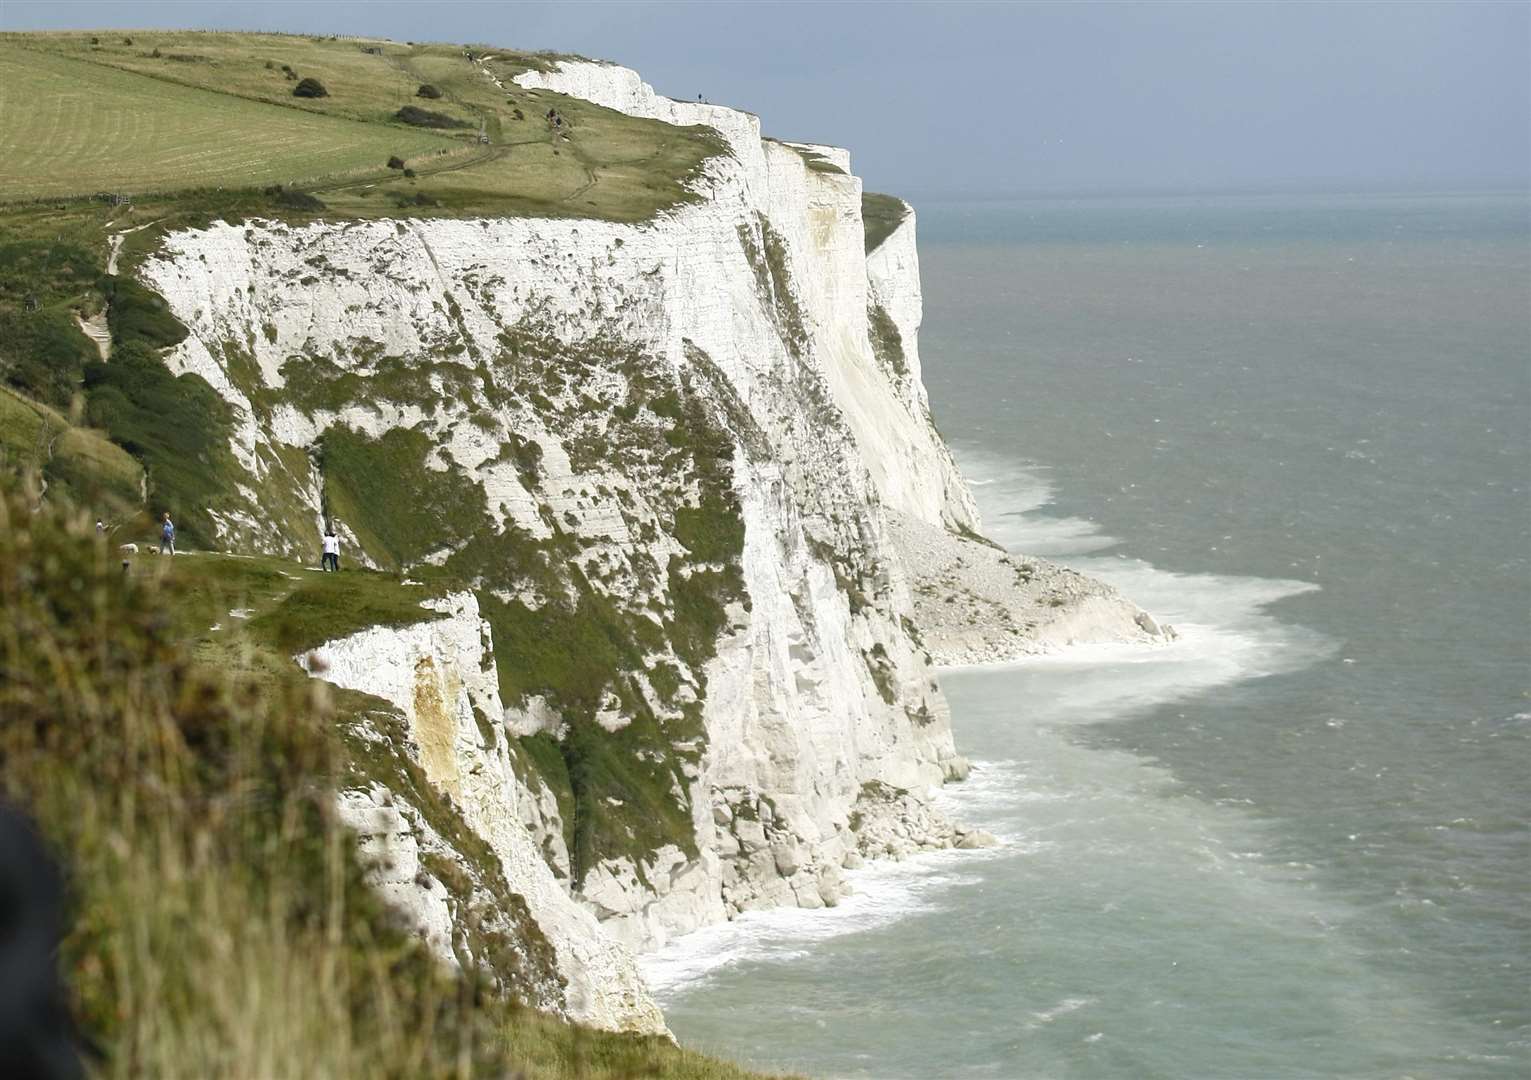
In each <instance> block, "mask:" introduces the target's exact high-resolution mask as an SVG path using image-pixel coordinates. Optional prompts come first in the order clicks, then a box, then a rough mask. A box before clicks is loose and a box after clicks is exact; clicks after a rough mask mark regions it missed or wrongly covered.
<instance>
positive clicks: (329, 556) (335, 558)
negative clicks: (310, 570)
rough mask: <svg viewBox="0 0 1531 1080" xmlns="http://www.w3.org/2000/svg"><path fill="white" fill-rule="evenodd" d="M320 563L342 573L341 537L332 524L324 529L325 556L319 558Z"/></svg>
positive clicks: (328, 568) (326, 567)
mask: <svg viewBox="0 0 1531 1080" xmlns="http://www.w3.org/2000/svg"><path fill="white" fill-rule="evenodd" d="M319 565H320V566H321V567H323V568H324V569H325V570H333V571H335V572H336V573H337V574H338V573H340V537H338V536H336V535H335V528H334V526H332V525H327V526H325V529H324V557H323V558H321V559H320V560H319Z"/></svg>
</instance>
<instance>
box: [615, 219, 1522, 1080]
mask: <svg viewBox="0 0 1531 1080" xmlns="http://www.w3.org/2000/svg"><path fill="white" fill-rule="evenodd" d="M919 212H920V217H919V238H920V252H921V262H922V277H923V284H924V292H925V327H924V330H923V332H922V334H921V342H920V349H921V354H922V358H923V362H924V368H925V372H924V373H925V382H926V385H927V387H928V388H929V392H930V398H931V403H932V408H933V411H934V415H935V418H936V422H937V424H938V425H939V427H940V428H941V430H942V431H943V433H944V434H945V436H946V438H947V440H948V441H949V442H950V443H951V444H952V445H953V447H954V448H955V449H956V451H957V454H958V458H959V460H960V462H961V463H962V466H963V469H964V472H965V474H966V476H967V478H968V481H969V483H970V485H971V487H972V489H973V491H974V493H975V495H976V497H977V500H978V502H979V505H980V507H981V510H982V513H983V521H984V529H985V531H986V532H987V533H988V534H989V535H990V536H992V537H993V538H995V539H996V540H998V541H999V542H1001V543H1003V544H1004V545H1005V546H1007V547H1009V548H1012V549H1014V550H1017V551H1022V552H1026V553H1029V554H1035V555H1044V556H1047V557H1049V558H1053V559H1056V560H1059V561H1062V562H1064V563H1066V564H1068V565H1070V566H1073V567H1076V568H1078V569H1079V570H1081V571H1083V572H1085V573H1089V574H1093V575H1097V576H1099V577H1101V578H1104V579H1106V580H1108V581H1110V582H1112V583H1113V584H1115V585H1117V586H1119V587H1120V588H1121V589H1122V590H1123V591H1124V592H1125V593H1126V594H1127V595H1129V596H1130V597H1132V599H1134V600H1135V601H1136V602H1137V603H1139V604H1140V605H1142V606H1143V607H1145V608H1147V609H1148V610H1149V611H1151V612H1152V613H1153V614H1154V615H1155V616H1156V617H1157V618H1159V619H1160V620H1161V621H1163V622H1168V623H1171V624H1173V625H1174V626H1175V627H1176V628H1177V629H1178V630H1179V632H1180V635H1181V636H1180V639H1179V640H1178V641H1177V642H1176V643H1175V644H1174V645H1172V646H1169V647H1165V648H1159V649H1148V650H1146V649H1141V648H1136V649H1135V648H1125V647H1120V646H1118V647H1110V646H1101V647H1080V648H1077V649H1074V650H1072V651H1066V652H1064V653H1061V654H1058V655H1055V656H1052V657H1047V658H1043V659H1038V660H1033V661H1029V662H1025V663H1019V664H1014V665H1010V666H999V667H987V668H975V669H962V670H948V671H945V672H943V673H942V675H941V683H942V685H943V687H944V689H945V691H946V694H947V696H948V698H949V699H950V702H951V705H952V726H953V728H954V731H955V735H956V741H957V745H958V748H959V750H960V751H962V752H963V753H965V754H967V755H968V756H969V757H971V758H972V759H973V761H974V763H975V768H974V772H973V776H972V778H971V779H970V780H968V781H967V782H966V783H964V784H960V785H950V786H948V787H947V788H946V789H945V790H943V791H942V793H941V794H940V795H939V798H940V799H941V801H942V803H943V805H944V806H945V807H946V808H947V809H948V810H949V812H950V813H952V814H953V815H955V816H957V817H958V818H960V819H962V820H964V821H966V822H969V823H972V824H975V825H979V826H982V827H983V828H986V829H988V830H990V831H992V832H993V833H995V834H996V835H997V836H998V837H1000V838H1001V839H1002V840H1003V845H1002V846H1000V847H998V848H995V849H991V850H988V851H982V852H976V853H969V852H961V853H958V852H946V853H937V854H931V855H925V856H920V857H917V858H915V859H911V860H908V861H906V862H902V863H892V864H877V865H873V866H871V867H869V868H867V869H865V870H862V871H858V872H856V873H855V874H854V875H853V881H854V885H855V890H856V891H855V893H854V895H853V896H851V897H850V898H848V899H847V900H846V901H845V902H844V903H842V904H841V905H840V906H839V907H837V908H834V909H831V910H826V911H818V912H805V911H797V910H792V911H773V912H763V913H756V914H751V915H748V916H746V917H744V918H741V919H739V920H738V921H736V922H733V923H731V924H728V925H724V926H719V927H713V928H710V929H707V930H704V931H701V932H699V933H696V934H692V935H689V936H687V937H685V938H683V939H681V940H680V941H679V942H677V943H675V944H674V945H672V946H670V947H669V948H667V949H666V950H665V951H663V952H661V953H659V954H657V955H655V956H652V957H650V958H648V959H647V961H646V962H645V964H646V971H647V974H648V976H649V978H650V979H651V981H652V982H653V984H654V986H655V987H656V989H657V992H658V994H659V996H660V1000H661V1003H662V1004H663V1006H664V1008H665V1013H666V1016H667V1018H668V1020H669V1023H670V1026H671V1027H672V1029H673V1030H674V1031H675V1033H676V1034H677V1036H678V1037H679V1038H680V1039H681V1041H682V1042H683V1043H686V1044H688V1045H692V1046H696V1047H699V1048H703V1049H706V1050H709V1051H712V1052H716V1053H719V1054H722V1055H725V1056H728V1057H731V1058H733V1059H735V1060H740V1061H744V1062H748V1063H751V1064H754V1065H758V1066H761V1067H765V1068H771V1069H780V1070H792V1071H796V1072H798V1073H801V1074H805V1075H809V1076H815V1077H888V1078H904V1077H907V1078H935V1077H999V1078H1032V1077H1037V1078H1041V1077H1079V1078H1097V1077H1098V1078H1123V1080H1148V1078H1154V1077H1173V1078H1211V1080H1241V1078H1250V1080H1255V1078H1275V1077H1292V1078H1297V1077H1302V1078H1309V1077H1356V1078H1371V1077H1377V1078H1383V1077H1387V1078H1392V1077H1417V1078H1421V1080H1423V1078H1453V1077H1463V1078H1468V1077H1485V1078H1489V1077H1492V1078H1500V1077H1504V1078H1508V1077H1528V1076H1531V563H1528V555H1531V498H1528V490H1527V489H1528V485H1531V202H1528V198H1527V195H1526V193H1524V192H1520V193H1505V194H1491V193H1446V194H1439V195H1423V194H1405V195H1376V194H1371V195H1290V194H1287V195H1241V196H1184V197H1155V198H1130V199H1128V198H1090V199H1024V200H1015V201H1002V202H968V203H960V204H949V205H947V204H931V205H923V206H921V207H920V208H919Z"/></svg>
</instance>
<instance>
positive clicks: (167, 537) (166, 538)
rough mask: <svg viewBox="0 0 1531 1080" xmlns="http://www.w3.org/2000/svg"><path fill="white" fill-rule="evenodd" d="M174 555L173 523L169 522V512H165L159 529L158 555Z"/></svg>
mask: <svg viewBox="0 0 1531 1080" xmlns="http://www.w3.org/2000/svg"><path fill="white" fill-rule="evenodd" d="M167 551H168V552H170V554H172V555H174V554H175V522H173V521H171V520H170V511H168V510H167V511H165V520H164V522H163V523H162V524H161V525H160V527H159V553H160V554H161V555H163V554H165V552H167Z"/></svg>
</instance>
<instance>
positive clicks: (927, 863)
mask: <svg viewBox="0 0 1531 1080" xmlns="http://www.w3.org/2000/svg"><path fill="white" fill-rule="evenodd" d="M1005 850H1007V849H1006V848H989V849H986V850H983V851H931V852H925V853H922V854H919V855H913V856H911V857H909V858H907V859H904V860H902V861H899V862H876V863H872V864H870V865H868V866H866V867H863V868H862V869H860V870H854V871H850V872H849V873H847V874H846V879H847V880H848V881H849V882H850V885H851V889H852V891H851V893H850V895H848V896H847V897H845V898H844V899H843V900H841V901H840V903H839V904H838V905H837V906H835V907H832V908H823V909H819V910H814V911H808V910H804V909H802V908H772V909H769V910H766V911H749V912H745V913H744V914H743V915H740V916H739V917H738V918H737V919H735V920H733V921H732V922H727V923H719V924H717V925H714V926H709V927H704V928H703V929H701V930H697V931H694V932H692V933H690V934H687V935H685V936H684V937H681V938H679V939H677V940H676V941H674V942H672V943H670V944H669V945H667V946H665V947H664V948H663V949H660V950H659V951H657V952H654V953H650V954H648V955H647V956H644V957H641V958H640V959H639V964H640V966H641V967H642V969H643V974H644V977H645V978H646V979H647V980H648V983H649V986H650V988H652V989H653V991H654V993H655V995H656V996H657V997H658V998H659V999H660V1002H661V1003H663V1002H664V1001H665V999H666V997H667V996H668V995H670V994H672V993H674V992H676V991H679V990H680V989H682V988H687V989H690V988H691V987H692V985H693V984H695V983H696V982H697V981H698V980H702V979H705V978H706V977H707V976H708V975H710V974H713V973H715V972H718V971H720V970H723V969H726V968H729V967H732V966H734V965H736V964H740V963H744V962H751V963H789V962H791V961H792V960H795V959H801V958H802V957H804V956H806V955H808V954H809V953H810V952H811V951H812V948H813V946H814V944H815V943H817V942H820V941H823V940H825V939H827V938H832V937H839V936H841V935H843V934H854V933H862V932H865V931H867V930H875V929H877V928H878V927H881V926H887V925H889V924H890V923H893V922H896V921H898V920H899V919H903V918H906V917H908V916H909V915H913V914H917V913H919V912H923V911H934V910H938V909H939V908H940V907H941V906H942V905H941V903H940V897H942V896H943V895H945V894H949V893H950V891H951V890H952V889H954V888H957V887H960V886H963V885H972V884H975V883H976V882H977V881H978V880H979V878H978V877H977V876H975V875H973V874H971V873H963V872H962V866H963V864H965V863H966V864H971V863H972V862H974V861H975V860H979V859H983V858H993V857H995V856H997V855H998V854H999V853H1000V852H1002V851H1005Z"/></svg>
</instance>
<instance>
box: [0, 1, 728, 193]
mask: <svg viewBox="0 0 1531 1080" xmlns="http://www.w3.org/2000/svg"><path fill="white" fill-rule="evenodd" d="M490 52H491V53H492V59H490V60H488V61H482V56H483V50H482V49H481V48H480V49H479V51H478V52H477V53H476V56H477V58H478V59H477V60H475V61H470V60H469V59H468V58H467V56H466V55H465V50H464V48H462V47H460V46H452V45H404V44H399V43H396V42H380V41H371V40H363V39H352V38H306V37H299V36H295V35H281V34H231V33H204V32H194V31H152V32H132V33H126V34H124V33H122V32H106V31H99V32H94V33H68V34H62V33H61V34H0V204H4V203H9V204H13V205H14V204H17V203H22V202H25V201H28V200H37V199H54V198H60V197H81V196H89V195H92V194H95V193H97V192H103V191H109V192H124V193H128V194H130V195H133V196H134V203H135V205H139V206H144V205H146V204H148V203H151V202H158V203H160V204H163V203H165V202H166V201H167V199H168V200H169V201H170V202H171V203H175V202H179V201H180V200H181V198H183V195H178V194H177V193H186V192H189V191H191V190H193V189H196V191H197V194H196V196H195V198H194V200H193V201H194V202H195V204H196V205H195V210H196V212H197V213H199V214H211V215H216V214H218V213H219V212H223V213H236V214H237V213H248V212H250V210H251V209H262V208H254V207H250V206H248V205H245V204H246V203H248V198H247V194H248V193H251V192H259V191H260V190H261V189H262V188H264V187H266V186H269V185H273V184H285V185H288V186H289V187H295V188H298V189H301V190H303V191H305V192H308V193H311V194H313V195H315V196H317V197H318V198H319V199H320V200H321V201H322V203H323V204H324V211H323V213H324V216H327V217H340V218H348V217H349V218H354V217H382V216H394V215H398V214H401V213H407V214H409V215H410V216H440V215H477V214H485V215H526V216H556V217H571V216H579V217H596V218H605V219H607V220H615V221H643V220H647V219H649V218H651V217H653V216H654V214H656V213H658V212H661V211H663V210H664V209H666V208H668V207H672V206H674V205H676V204H678V203H680V202H683V201H686V200H687V199H689V198H692V197H693V196H692V195H691V193H690V190H689V181H690V180H691V179H692V178H694V177H695V176H696V175H697V173H698V171H699V170H700V168H701V167H702V164H703V163H704V162H705V161H706V160H707V158H709V157H711V156H712V155H714V154H717V153H720V152H722V151H723V149H724V148H723V144H722V142H721V140H719V139H718V137H717V136H716V134H715V133H714V132H712V131H711V130H710V129H707V128H701V127H694V128H677V127H673V126H671V125H668V124H662V123H660V122H658V121H652V120H641V119H636V118H633V117H629V116H624V115H622V114H621V113H617V112H614V111H612V110H610V109H603V108H600V107H599V106H596V105H592V104H591V103H589V102H585V101H580V100H577V99H574V98H568V97H564V96H563V95H560V94H552V93H548V92H546V91H527V90H522V89H521V88H520V87H518V86H516V85H515V84H514V83H513V82H512V81H511V80H512V79H513V78H514V77H515V75H517V74H518V73H520V72H522V71H525V70H527V69H528V68H532V67H539V66H545V65H546V64H547V62H548V57H547V56H546V55H543V54H534V53H520V52H515V51H507V50H503V49H497V50H490ZM299 77H304V78H306V77H312V78H317V79H319V80H320V81H321V82H322V83H323V84H324V86H325V88H326V89H327V90H328V96H326V97H321V98H296V97H294V96H293V95H292V88H293V87H294V86H295V85H296V80H297V79H298V78H299ZM424 83H430V84H431V85H433V86H435V87H437V88H438V89H439V90H440V91H441V96H440V97H439V98H433V99H430V100H426V99H422V98H419V97H417V96H416V91H417V90H418V89H419V87H420V86H421V85H422V84H424ZM422 104H423V105H428V106H429V108H430V110H431V111H432V112H437V113H441V114H443V115H445V116H447V117H450V118H451V119H453V120H456V121H458V122H459V123H462V124H463V125H465V126H464V127H462V128H460V129H455V130H452V131H450V132H448V131H441V130H428V129H423V128H420V127H414V126H410V125H408V124H406V123H404V122H402V121H400V120H399V119H398V118H397V115H396V114H397V113H398V111H399V110H400V109H401V108H403V107H405V106H408V105H422ZM549 109H556V110H557V111H558V113H559V115H560V116H561V117H562V120H563V123H562V124H561V125H558V126H556V127H555V125H553V124H551V123H549V122H548V120H547V117H546V114H547V112H548V110H549ZM481 131H482V133H483V135H484V139H482V140H481V139H480V132H481ZM395 156H397V157H399V158H402V159H403V160H404V161H405V162H406V164H408V165H409V166H410V167H411V169H412V170H413V172H414V173H415V175H413V176H405V175H403V173H402V171H400V170H397V169H393V170H390V169H388V168H386V167H385V166H386V163H387V161H388V159H389V158H390V157H395ZM152 209H153V212H155V213H157V214H159V215H161V216H164V215H167V214H168V215H171V216H175V215H177V214H178V212H179V211H180V210H181V209H183V208H181V207H177V206H174V205H170V206H166V205H156V206H154V207H153V208H152ZM263 209H266V210H268V211H269V210H272V209H276V210H283V209H284V208H282V207H272V206H267V207H264V208H263ZM285 209H291V208H285ZM274 216H291V215H290V214H288V213H285V212H283V213H280V214H278V215H274Z"/></svg>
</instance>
